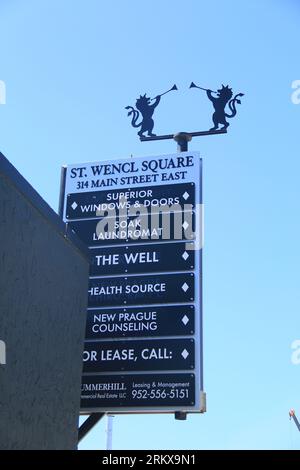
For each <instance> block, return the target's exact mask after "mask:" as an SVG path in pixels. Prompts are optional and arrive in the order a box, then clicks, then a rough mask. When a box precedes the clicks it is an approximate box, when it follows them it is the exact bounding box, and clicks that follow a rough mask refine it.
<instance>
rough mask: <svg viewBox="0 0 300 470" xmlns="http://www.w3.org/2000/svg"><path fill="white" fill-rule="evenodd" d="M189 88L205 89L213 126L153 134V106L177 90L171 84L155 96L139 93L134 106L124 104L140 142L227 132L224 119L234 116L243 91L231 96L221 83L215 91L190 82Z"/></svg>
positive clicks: (185, 138) (189, 137)
mask: <svg viewBox="0 0 300 470" xmlns="http://www.w3.org/2000/svg"><path fill="white" fill-rule="evenodd" d="M189 88H198V89H199V90H203V91H206V95H207V97H208V99H209V100H210V101H211V102H212V104H213V107H214V112H213V115H212V121H213V124H214V126H213V127H212V128H210V129H209V130H207V131H199V132H189V133H184V132H183V133H179V134H176V135H175V136H174V134H167V135H156V134H154V133H153V128H154V120H153V114H154V111H155V108H156V107H157V106H158V104H159V103H160V99H161V97H162V96H163V95H166V94H167V93H169V92H170V91H174V90H178V88H177V86H176V85H173V86H172V88H170V89H169V90H167V91H165V92H164V93H161V94H160V95H157V96H156V97H155V98H150V97H148V96H147V95H146V93H145V94H144V95H143V96H142V95H140V97H139V98H138V99H137V100H136V103H135V108H134V107H133V106H126V108H125V109H127V110H128V116H131V125H132V126H133V127H135V128H140V130H139V131H138V133H137V134H138V136H139V137H140V140H141V141H142V142H145V141H149V140H162V139H175V140H176V141H177V142H180V139H181V141H182V139H183V141H184V140H185V141H186V142H187V141H189V140H191V138H192V137H196V136H204V135H212V134H225V133H227V128H228V126H229V122H228V121H227V120H226V118H227V119H228V118H233V117H235V116H236V114H237V108H236V105H237V104H241V100H240V98H241V97H242V96H244V93H238V94H236V95H234V96H233V91H232V89H231V88H230V87H229V86H228V85H226V86H224V85H222V88H220V89H218V90H217V91H213V90H210V89H209V88H203V87H200V86H198V85H195V83H194V82H192V83H191V84H190V87H189ZM226 106H227V108H226ZM228 112H229V114H228ZM138 121H139V122H138ZM220 125H222V127H221V128H219V126H220ZM145 133H147V135H145ZM178 136H179V137H178Z"/></svg>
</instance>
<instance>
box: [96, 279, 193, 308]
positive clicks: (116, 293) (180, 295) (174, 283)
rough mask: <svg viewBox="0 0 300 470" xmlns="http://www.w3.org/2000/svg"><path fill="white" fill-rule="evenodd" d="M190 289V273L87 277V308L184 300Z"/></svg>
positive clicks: (191, 281)
mask: <svg viewBox="0 0 300 470" xmlns="http://www.w3.org/2000/svg"><path fill="white" fill-rule="evenodd" d="M194 292H195V286H194V274H193V273H186V274H185V273H179V274H177V273H176V274H156V275H155V274H153V275H149V276H130V277H124V276H122V277H112V278H99V279H90V283H89V296H88V307H105V306H113V305H119V306H120V305H126V304H127V305H147V304H159V303H162V304H164V303H177V302H179V303H188V302H190V301H193V300H194Z"/></svg>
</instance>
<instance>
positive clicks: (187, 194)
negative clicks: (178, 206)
mask: <svg viewBox="0 0 300 470" xmlns="http://www.w3.org/2000/svg"><path fill="white" fill-rule="evenodd" d="M182 197H183V199H184V200H185V201H186V200H187V199H188V198H189V197H190V195H189V193H187V192H185V193H184V194H183V195H182Z"/></svg>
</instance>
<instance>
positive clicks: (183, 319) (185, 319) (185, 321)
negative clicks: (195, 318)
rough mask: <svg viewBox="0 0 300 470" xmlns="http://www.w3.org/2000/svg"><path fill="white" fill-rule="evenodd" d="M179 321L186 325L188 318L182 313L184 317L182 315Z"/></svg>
mask: <svg viewBox="0 0 300 470" xmlns="http://www.w3.org/2000/svg"><path fill="white" fill-rule="evenodd" d="M181 321H182V323H183V324H184V325H187V324H188V322H189V321H190V320H189V318H188V317H187V316H186V315H184V317H182V319H181Z"/></svg>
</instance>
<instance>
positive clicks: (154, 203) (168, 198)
mask: <svg viewBox="0 0 300 470" xmlns="http://www.w3.org/2000/svg"><path fill="white" fill-rule="evenodd" d="M178 204H180V205H181V206H182V207H183V206H184V205H186V206H187V207H188V205H189V204H190V209H194V207H195V184H194V183H185V184H167V185H165V186H153V187H150V188H149V187H147V186H145V187H139V188H137V189H131V188H126V189H120V190H119V189H116V190H110V191H88V192H85V193H73V194H68V196H67V207H66V218H67V219H68V220H71V219H81V220H82V219H92V218H95V217H98V216H99V215H100V214H99V212H100V213H102V212H105V211H119V210H120V209H121V210H124V209H129V208H130V207H136V208H137V207H145V208H151V210H152V211H154V210H155V208H157V209H159V208H162V207H167V208H168V209H170V208H171V207H172V206H174V205H178ZM101 215H105V214H101Z"/></svg>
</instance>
